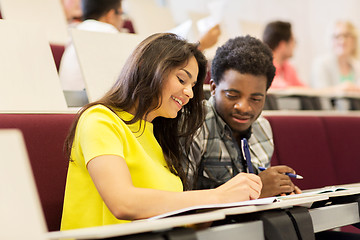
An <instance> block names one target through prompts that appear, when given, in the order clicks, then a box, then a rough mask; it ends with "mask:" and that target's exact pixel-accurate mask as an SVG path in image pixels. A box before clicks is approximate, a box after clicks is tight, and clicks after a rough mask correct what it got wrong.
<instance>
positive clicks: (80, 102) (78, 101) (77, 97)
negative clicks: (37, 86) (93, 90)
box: [63, 90, 89, 107]
mask: <svg viewBox="0 0 360 240" xmlns="http://www.w3.org/2000/svg"><path fill="white" fill-rule="evenodd" d="M63 92H64V97H65V100H66V104H67V106H68V107H82V106H84V105H86V104H88V103H89V99H88V97H87V94H86V91H85V90H83V91H71V90H64V91H63Z"/></svg>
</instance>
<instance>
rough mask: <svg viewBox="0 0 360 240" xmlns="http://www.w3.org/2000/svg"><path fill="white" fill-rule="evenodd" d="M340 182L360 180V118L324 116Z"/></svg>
mask: <svg viewBox="0 0 360 240" xmlns="http://www.w3.org/2000/svg"><path fill="white" fill-rule="evenodd" d="M322 121H323V122H324V126H325V130H326V137H327V139H328V142H329V145H330V146H329V148H330V153H331V155H332V157H333V160H334V167H335V169H336V175H337V179H338V184H348V183H356V182H360V174H359V169H360V118H359V117H323V118H322Z"/></svg>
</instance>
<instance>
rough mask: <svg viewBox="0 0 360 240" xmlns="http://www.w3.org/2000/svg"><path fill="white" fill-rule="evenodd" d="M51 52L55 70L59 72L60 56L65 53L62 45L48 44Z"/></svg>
mask: <svg viewBox="0 0 360 240" xmlns="http://www.w3.org/2000/svg"><path fill="white" fill-rule="evenodd" d="M50 48H51V52H52V55H53V58H54V61H55V65H56V69H57V71H58V72H59V68H60V62H61V58H62V55H63V54H64V51H65V46H64V45H57V44H50Z"/></svg>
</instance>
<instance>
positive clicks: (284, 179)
mask: <svg viewBox="0 0 360 240" xmlns="http://www.w3.org/2000/svg"><path fill="white" fill-rule="evenodd" d="M262 169H263V171H262V172H260V173H259V177H260V178H261V181H262V183H263V188H262V190H261V195H260V197H273V196H278V195H287V194H297V193H301V190H300V189H299V188H298V187H297V186H295V185H294V183H293V182H292V181H291V179H290V176H289V173H291V174H295V175H291V176H293V177H296V178H301V176H300V175H296V173H295V171H294V170H293V169H292V168H290V167H288V166H285V165H280V166H274V167H270V168H267V169H265V168H262Z"/></svg>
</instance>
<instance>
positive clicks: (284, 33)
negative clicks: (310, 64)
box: [263, 21, 292, 50]
mask: <svg viewBox="0 0 360 240" xmlns="http://www.w3.org/2000/svg"><path fill="white" fill-rule="evenodd" d="M291 36H292V33H291V24H290V23H289V22H282V21H274V22H270V23H268V24H267V25H266V27H265V30H264V33H263V42H264V43H266V44H267V45H268V46H269V47H270V48H271V49H272V50H274V49H275V48H276V47H277V46H279V43H280V42H281V41H286V42H288V41H289V40H290V38H291Z"/></svg>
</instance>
